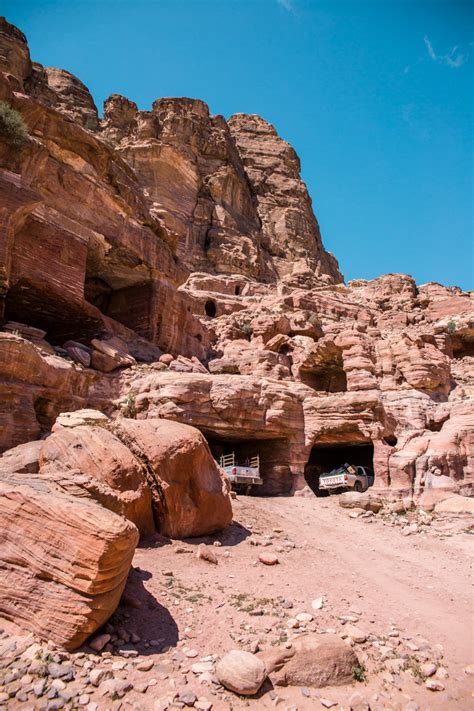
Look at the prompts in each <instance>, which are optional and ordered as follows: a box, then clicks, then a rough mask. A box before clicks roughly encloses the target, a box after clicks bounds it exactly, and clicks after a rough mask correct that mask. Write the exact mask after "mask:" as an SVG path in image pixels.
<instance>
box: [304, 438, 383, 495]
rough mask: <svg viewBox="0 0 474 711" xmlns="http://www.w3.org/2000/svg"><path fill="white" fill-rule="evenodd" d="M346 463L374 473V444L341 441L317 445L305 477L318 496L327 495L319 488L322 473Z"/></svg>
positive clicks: (307, 466) (307, 465)
mask: <svg viewBox="0 0 474 711" xmlns="http://www.w3.org/2000/svg"><path fill="white" fill-rule="evenodd" d="M344 464H352V465H353V466H356V467H357V466H361V467H367V468H368V469H369V470H370V473H371V474H372V475H373V473H374V445H373V444H372V442H369V443H361V444H350V443H346V442H341V443H338V444H324V445H315V446H314V447H313V449H312V450H311V454H310V456H309V459H308V463H307V464H306V467H305V479H306V483H307V484H308V486H309V487H310V488H311V489H312V490H313V491H314V493H315V494H316V496H326V495H327V492H325V491H321V490H320V488H319V477H320V476H321V474H326V473H329V472H330V471H332V470H333V469H336V468H338V467H342V466H343V465H344ZM372 481H373V480H372Z"/></svg>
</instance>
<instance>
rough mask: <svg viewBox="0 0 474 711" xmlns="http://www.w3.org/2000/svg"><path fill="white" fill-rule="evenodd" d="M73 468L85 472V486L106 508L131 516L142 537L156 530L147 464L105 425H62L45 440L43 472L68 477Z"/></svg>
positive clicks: (42, 457)
mask: <svg viewBox="0 0 474 711" xmlns="http://www.w3.org/2000/svg"><path fill="white" fill-rule="evenodd" d="M70 471H74V473H76V472H80V474H82V475H84V477H85V478H84V480H83V483H82V488H83V489H84V490H87V491H89V492H90V493H91V495H92V496H93V498H95V499H97V500H98V501H100V503H102V505H103V506H105V507H106V508H109V509H111V510H112V511H115V512H116V513H120V514H122V515H123V516H125V518H127V519H129V521H131V522H132V523H134V524H135V525H136V527H137V528H138V530H139V531H140V534H141V535H142V536H146V535H150V534H151V533H153V531H154V530H155V527H154V524H153V515H152V510H151V492H150V489H149V487H148V484H147V482H146V477H145V471H144V467H143V465H142V463H141V462H140V461H139V460H138V459H137V458H136V457H134V456H133V454H132V453H131V452H130V451H129V450H128V449H127V447H125V446H124V445H123V444H122V443H121V442H120V440H119V439H117V437H114V435H113V434H111V433H110V432H108V431H107V430H106V429H105V428H104V427H91V426H78V427H74V428H62V429H60V430H58V431H56V432H55V433H54V434H52V435H51V437H48V439H47V440H46V441H45V442H44V443H43V446H42V448H41V453H40V473H41V475H43V476H46V477H48V476H49V475H51V474H53V473H55V472H60V473H61V478H62V479H63V480H66V479H67V476H68V472H70ZM75 478H77V477H75ZM76 483H77V484H78V485H80V483H79V481H77V482H76Z"/></svg>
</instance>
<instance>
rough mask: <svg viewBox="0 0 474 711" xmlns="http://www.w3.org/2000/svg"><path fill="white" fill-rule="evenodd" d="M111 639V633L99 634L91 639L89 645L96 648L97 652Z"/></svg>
mask: <svg viewBox="0 0 474 711" xmlns="http://www.w3.org/2000/svg"><path fill="white" fill-rule="evenodd" d="M110 640H111V636H110V635H109V634H99V635H97V637H94V639H92V640H90V641H89V647H90V648H91V649H94V650H95V651H96V652H101V651H102V650H103V648H104V647H105V645H106V644H108V643H109V642H110Z"/></svg>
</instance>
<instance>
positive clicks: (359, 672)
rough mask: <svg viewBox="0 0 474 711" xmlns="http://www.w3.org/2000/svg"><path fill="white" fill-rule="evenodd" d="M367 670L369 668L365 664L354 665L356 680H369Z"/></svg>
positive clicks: (353, 670)
mask: <svg viewBox="0 0 474 711" xmlns="http://www.w3.org/2000/svg"><path fill="white" fill-rule="evenodd" d="M366 672H367V670H366V668H365V666H364V664H355V665H354V666H353V667H352V673H353V675H354V679H355V680H356V681H360V682H363V681H367V674H366Z"/></svg>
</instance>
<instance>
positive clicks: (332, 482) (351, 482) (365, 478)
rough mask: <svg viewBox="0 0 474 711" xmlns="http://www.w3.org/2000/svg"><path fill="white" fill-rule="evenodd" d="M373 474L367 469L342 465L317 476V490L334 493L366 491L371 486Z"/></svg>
mask: <svg viewBox="0 0 474 711" xmlns="http://www.w3.org/2000/svg"><path fill="white" fill-rule="evenodd" d="M373 483H374V474H373V472H372V471H371V470H370V469H369V468H368V467H361V466H358V465H357V466H356V465H354V464H344V465H343V466H342V467H338V468H336V469H333V470H332V471H330V472H328V473H326V474H320V476H319V488H320V489H321V490H322V491H328V492H329V493H331V491H332V492H334V491H336V490H338V489H352V490H353V491H367V489H368V488H369V486H373Z"/></svg>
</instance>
